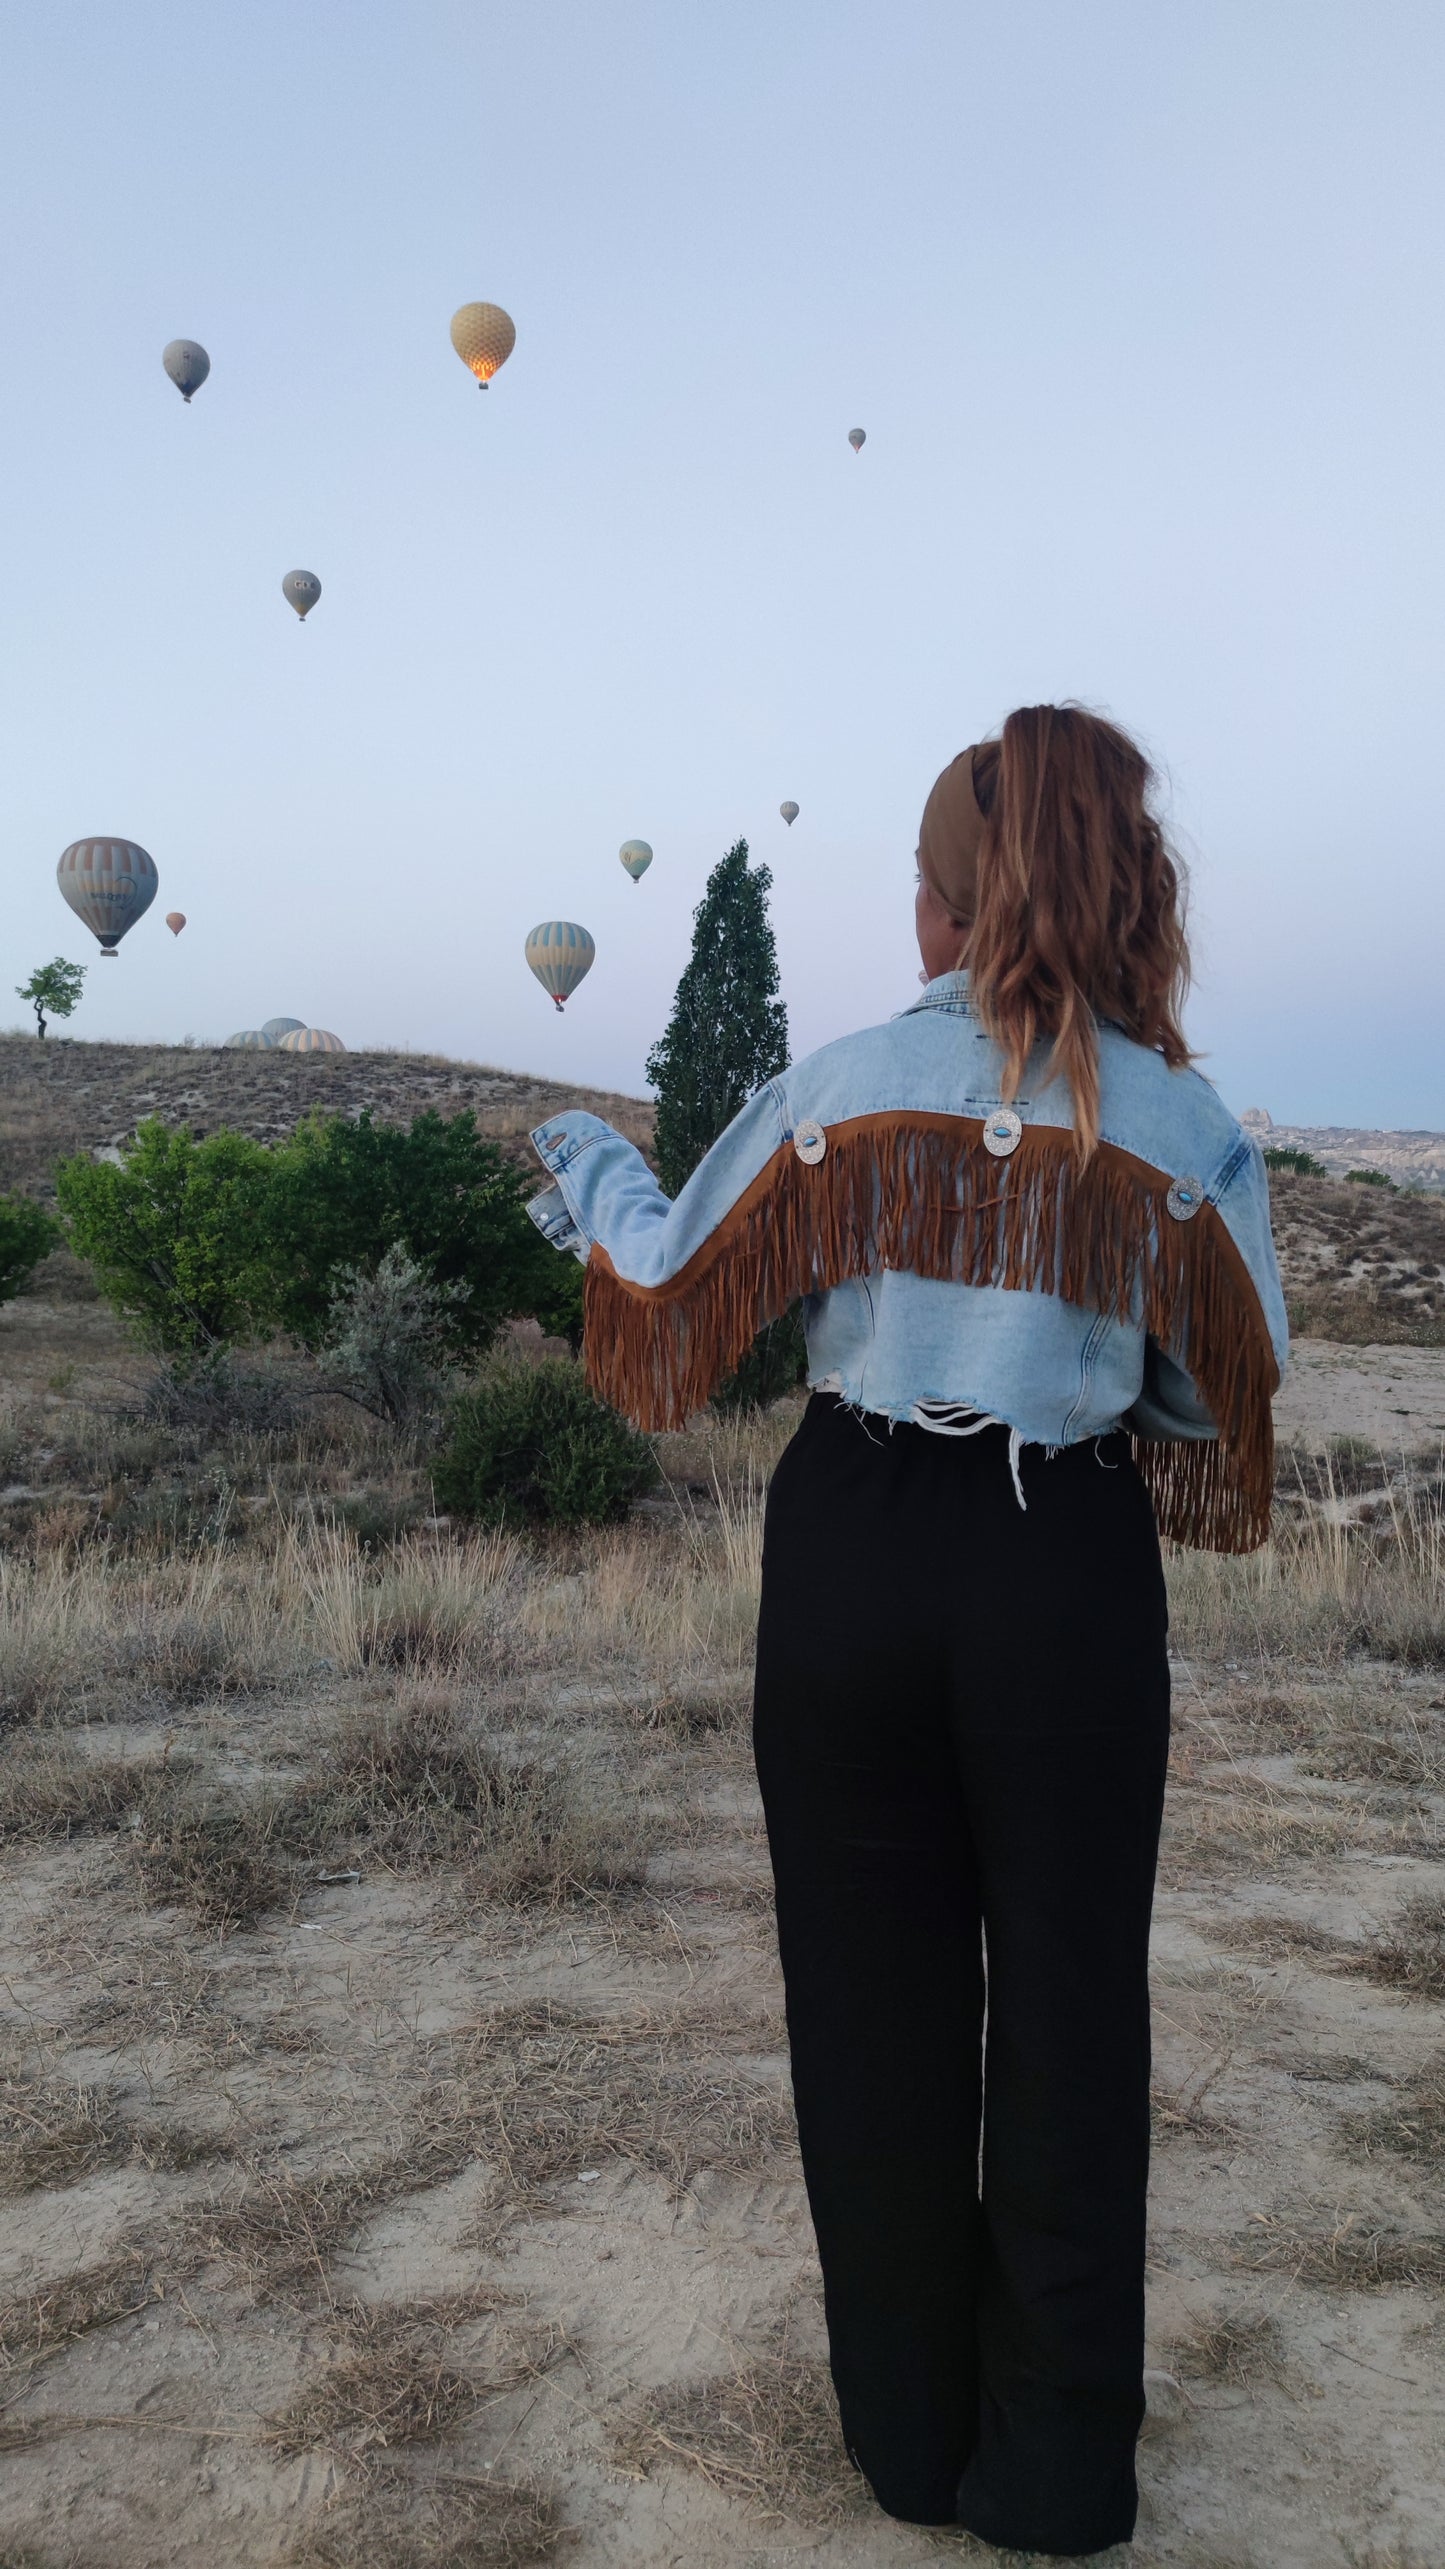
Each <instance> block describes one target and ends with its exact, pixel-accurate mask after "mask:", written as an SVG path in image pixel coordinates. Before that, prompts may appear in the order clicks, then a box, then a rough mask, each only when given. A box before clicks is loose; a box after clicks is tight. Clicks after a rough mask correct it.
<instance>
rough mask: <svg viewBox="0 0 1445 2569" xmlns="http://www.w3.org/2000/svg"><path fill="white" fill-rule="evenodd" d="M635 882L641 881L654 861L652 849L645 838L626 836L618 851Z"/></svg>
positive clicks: (620, 858)
mask: <svg viewBox="0 0 1445 2569" xmlns="http://www.w3.org/2000/svg"><path fill="white" fill-rule="evenodd" d="M617 854H618V858H619V860H620V862H621V863H622V864H623V865H625V866H626V868H627V871H628V873H629V874H630V875H631V877H632V880H633V882H634V883H640V882H641V880H642V878H643V876H644V874H645V873H646V872H647V869H648V867H649V865H650V864H651V863H652V850H651V848H650V847H649V846H648V844H647V841H646V839H645V838H625V839H624V840H623V842H622V845H621V846H620V848H619V849H618V851H617Z"/></svg>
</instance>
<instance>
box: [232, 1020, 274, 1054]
mask: <svg viewBox="0 0 1445 2569" xmlns="http://www.w3.org/2000/svg"><path fill="white" fill-rule="evenodd" d="M222 1049H223V1051H225V1052H228V1053H236V1052H240V1053H269V1052H274V1050H275V1046H274V1044H273V1043H272V1040H271V1037H270V1036H269V1035H266V1034H263V1033H262V1032H261V1029H260V1027H259V1026H248V1027H247V1029H246V1032H245V1033H244V1035H228V1036H227V1037H226V1041H225V1044H224V1045H223V1047H222Z"/></svg>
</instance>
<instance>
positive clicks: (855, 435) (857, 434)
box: [848, 428, 868, 455]
mask: <svg viewBox="0 0 1445 2569" xmlns="http://www.w3.org/2000/svg"><path fill="white" fill-rule="evenodd" d="M867 442H868V431H867V429H866V428H850V429H849V431H848V443H849V445H850V446H851V447H852V449H853V452H854V454H855V455H856V454H857V452H858V449H859V447H860V446H866V444H867Z"/></svg>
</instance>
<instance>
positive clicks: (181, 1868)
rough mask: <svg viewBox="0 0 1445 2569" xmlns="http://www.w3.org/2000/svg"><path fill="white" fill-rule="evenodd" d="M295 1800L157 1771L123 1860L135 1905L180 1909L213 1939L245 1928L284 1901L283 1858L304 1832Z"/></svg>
mask: <svg viewBox="0 0 1445 2569" xmlns="http://www.w3.org/2000/svg"><path fill="white" fill-rule="evenodd" d="M303 1818H304V1811H303V1805H302V1801H301V1797H299V1796H298V1795H297V1794H295V1793H294V1792H292V1793H287V1792H283V1791H278V1790H275V1789H272V1790H269V1791H266V1790H262V1791H254V1792H246V1791H240V1790H237V1789H236V1788H234V1787H231V1786H225V1787H222V1786H216V1785H210V1784H207V1783H205V1782H204V1781H202V1780H200V1779H199V1778H197V1779H195V1780H193V1779H192V1778H191V1777H189V1776H177V1775H175V1773H174V1771H173V1770H171V1769H168V1768H167V1769H157V1770H154V1771H153V1773H152V1774H151V1775H150V1776H148V1777H147V1778H146V1779H145V1782H144V1784H143V1786H142V1790H141V1793H140V1796H139V1798H138V1802H137V1806H136V1811H135V1816H134V1827H133V1830H132V1833H131V1834H130V1835H129V1836H128V1837H127V1838H126V1839H125V1840H124V1841H123V1854H124V1858H125V1861H126V1862H127V1864H128V1866H129V1868H130V1870H131V1873H132V1875H133V1878H134V1881H135V1884H136V1888H137V1889H138V1891H139V1893H140V1896H141V1898H142V1900H143V1901H144V1902H145V1903H146V1905H147V1906H148V1907H149V1908H152V1909H184V1910H185V1911H186V1913H187V1915H188V1916H189V1917H191V1918H193V1919H194V1920H195V1922H196V1924H197V1926H200V1927H207V1928H210V1929H212V1930H214V1931H215V1933H217V1934H218V1935H223V1936H224V1935H230V1934H233V1933H234V1932H235V1931H236V1930H237V1929H238V1928H241V1927H249V1926H253V1925H254V1924H255V1921H256V1920H257V1919H258V1918H259V1917H262V1916H264V1915H265V1913H266V1911H267V1910H268V1909H275V1908H277V1907H279V1906H280V1905H281V1903H282V1902H283V1901H285V1900H286V1899H287V1897H288V1896H289V1893H290V1890H291V1886H292V1878H293V1876H292V1866H291V1864H290V1862H289V1861H288V1857H289V1854H290V1851H291V1849H292V1847H294V1845H295V1843H296V1840H297V1838H298V1837H303V1838H304V1834H305V1832H304V1828H302V1827H298V1822H299V1821H301V1820H302V1819H303Z"/></svg>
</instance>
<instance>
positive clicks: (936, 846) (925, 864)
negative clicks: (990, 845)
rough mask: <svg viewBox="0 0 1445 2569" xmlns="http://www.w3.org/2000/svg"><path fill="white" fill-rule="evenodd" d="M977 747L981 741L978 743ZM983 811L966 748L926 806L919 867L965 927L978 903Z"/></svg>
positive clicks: (959, 754) (921, 833) (942, 778)
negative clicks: (980, 807)
mask: <svg viewBox="0 0 1445 2569" xmlns="http://www.w3.org/2000/svg"><path fill="white" fill-rule="evenodd" d="M975 746H976V744H975ZM983 833H984V816H983V814H982V812H981V811H980V810H979V806H978V797H977V795H976V794H975V792H974V790H973V750H972V749H961V750H960V751H959V753H958V756H957V758H955V759H953V760H952V761H951V763H950V764H949V765H948V766H947V767H945V769H944V771H943V774H942V775H941V776H940V777H939V779H938V782H937V784H936V785H935V786H934V788H933V791H932V793H931V794H930V795H929V797H928V800H927V802H926V803H925V804H924V806H923V819H922V821H921V823H920V824H919V831H918V871H919V873H920V874H921V875H922V877H923V880H924V882H925V883H926V884H927V885H928V888H929V890H930V892H936V893H937V895H938V898H939V900H940V901H941V902H942V903H943V905H944V907H945V909H948V910H951V911H952V912H953V915H954V917H955V918H956V919H958V920H961V921H962V923H963V925H964V926H965V927H971V926H972V924H973V915H974V911H975V909H976V908H977V905H978V851H979V848H980V846H981V845H982V842H983Z"/></svg>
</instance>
